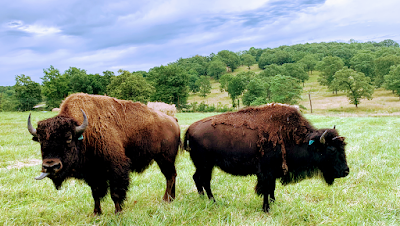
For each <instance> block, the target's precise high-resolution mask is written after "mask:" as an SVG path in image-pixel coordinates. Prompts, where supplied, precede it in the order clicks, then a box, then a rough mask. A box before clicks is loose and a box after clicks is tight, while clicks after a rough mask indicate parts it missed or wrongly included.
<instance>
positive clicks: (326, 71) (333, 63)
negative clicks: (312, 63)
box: [316, 56, 344, 91]
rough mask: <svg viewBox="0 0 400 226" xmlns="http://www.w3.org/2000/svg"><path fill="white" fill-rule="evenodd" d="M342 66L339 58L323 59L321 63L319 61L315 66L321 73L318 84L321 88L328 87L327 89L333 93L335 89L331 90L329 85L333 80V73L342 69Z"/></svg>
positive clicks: (329, 57) (328, 57)
mask: <svg viewBox="0 0 400 226" xmlns="http://www.w3.org/2000/svg"><path fill="white" fill-rule="evenodd" d="M343 66H344V63H343V61H342V59H340V58H339V57H332V56H327V57H324V58H323V59H322V61H320V62H319V63H318V64H317V66H316V68H317V70H319V71H321V75H320V77H319V78H318V82H319V83H320V84H321V85H323V86H328V88H329V89H331V90H332V91H335V89H334V88H332V86H331V84H332V81H333V79H334V75H335V73H336V72H337V71H339V70H340V69H342V68H343Z"/></svg>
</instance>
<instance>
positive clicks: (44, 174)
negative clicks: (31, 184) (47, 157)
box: [35, 173, 49, 180]
mask: <svg viewBox="0 0 400 226" xmlns="http://www.w3.org/2000/svg"><path fill="white" fill-rule="evenodd" d="M48 175H49V173H42V174H40V176H38V177H35V179H36V180H41V179H43V178H45V177H47V176H48Z"/></svg>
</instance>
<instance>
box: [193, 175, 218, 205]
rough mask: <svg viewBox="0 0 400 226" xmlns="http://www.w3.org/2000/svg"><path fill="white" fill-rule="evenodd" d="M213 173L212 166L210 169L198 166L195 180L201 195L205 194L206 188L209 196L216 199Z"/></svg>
mask: <svg viewBox="0 0 400 226" xmlns="http://www.w3.org/2000/svg"><path fill="white" fill-rule="evenodd" d="M211 175H212V168H210V169H209V168H207V169H205V168H203V169H200V168H197V170H196V172H195V173H194V175H193V180H194V183H195V184H196V187H197V191H198V193H199V194H200V195H204V190H205V191H206V192H207V196H208V198H209V199H211V200H213V201H215V198H214V195H213V193H212V192H211ZM203 189H204V190H203Z"/></svg>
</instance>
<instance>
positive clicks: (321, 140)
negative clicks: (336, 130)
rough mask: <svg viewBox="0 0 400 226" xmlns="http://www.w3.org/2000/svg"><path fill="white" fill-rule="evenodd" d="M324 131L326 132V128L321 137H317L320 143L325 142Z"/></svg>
mask: <svg viewBox="0 0 400 226" xmlns="http://www.w3.org/2000/svg"><path fill="white" fill-rule="evenodd" d="M326 132H328V130H325V132H324V133H323V134H322V135H321V137H320V138H319V142H320V143H321V144H325V136H326Z"/></svg>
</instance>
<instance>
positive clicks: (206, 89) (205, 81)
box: [196, 75, 211, 97]
mask: <svg viewBox="0 0 400 226" xmlns="http://www.w3.org/2000/svg"><path fill="white" fill-rule="evenodd" d="M196 84H197V86H198V87H199V92H200V96H201V97H206V96H207V94H209V93H211V82H210V77H209V76H205V75H202V76H200V78H199V79H198V80H197V81H196Z"/></svg>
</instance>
